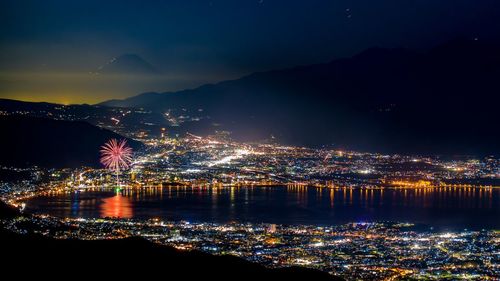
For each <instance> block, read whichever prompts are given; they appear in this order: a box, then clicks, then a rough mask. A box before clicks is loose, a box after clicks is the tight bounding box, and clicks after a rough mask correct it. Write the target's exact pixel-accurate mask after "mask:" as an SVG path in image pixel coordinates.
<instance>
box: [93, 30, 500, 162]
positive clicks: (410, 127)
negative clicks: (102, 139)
mask: <svg viewBox="0 0 500 281" xmlns="http://www.w3.org/2000/svg"><path fill="white" fill-rule="evenodd" d="M499 75H500V48H499V46H498V45H492V44H488V43H482V42H480V41H470V40H463V39H457V40H454V41H451V42H448V43H446V44H443V45H441V46H438V47H435V48H433V49H431V50H429V51H427V52H416V51H412V50H407V49H384V48H371V49H368V50H366V51H364V52H362V53H360V54H358V55H355V56H353V57H351V58H345V59H338V60H334V61H332V62H330V63H325V64H316V65H308V66H299V67H295V68H290V69H284V70H275V71H268V72H259V73H254V74H251V75H248V76H245V77H242V78H240V79H237V80H232V81H224V82H220V83H217V84H210V85H204V86H201V87H199V88H196V89H190V90H184V91H179V92H167V93H145V94H141V95H138V96H135V97H131V98H128V99H124V100H113V101H109V102H104V103H102V104H101V105H106V106H117V107H141V108H146V109H149V110H153V111H158V112H165V111H167V110H169V109H181V108H182V109H187V110H196V109H198V108H200V109H203V110H204V112H205V113H206V114H208V115H210V117H211V121H212V122H213V123H218V124H219V125H218V127H217V128H208V129H210V130H211V129H213V130H215V129H217V130H228V131H231V132H232V133H233V137H234V138H236V139H241V140H257V139H262V138H266V137H268V136H270V135H273V136H275V137H276V138H278V140H279V141H281V142H283V143H288V144H295V145H306V146H322V145H335V146H337V147H345V148H351V149H360V150H370V151H377V152H396V153H419V154H436V153H437V154H478V155H479V154H496V153H498V152H500V144H499V142H498V141H496V139H498V136H499V135H500V133H499V132H498V131H499V130H497V129H495V128H493V127H492V124H494V123H498V121H500V120H499V117H498V115H497V114H496V113H495V112H496V110H495V108H496V106H497V104H498V100H499V99H498V97H497V96H498V92H500V83H498V82H497V80H498V77H500V76H499ZM202 129H203V131H204V132H206V131H207V128H206V127H204V128H202ZM210 130H208V131H210ZM194 133H196V132H194Z"/></svg>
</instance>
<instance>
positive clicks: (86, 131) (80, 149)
mask: <svg viewBox="0 0 500 281" xmlns="http://www.w3.org/2000/svg"><path fill="white" fill-rule="evenodd" d="M0 131H1V132H2V137H1V138H0V154H1V155H2V157H0V165H5V166H14V167H28V166H32V165H37V166H40V167H47V168H74V167H81V166H88V167H100V163H99V157H100V155H99V150H100V147H101V145H103V144H104V143H105V142H106V141H108V140H109V139H112V138H118V139H122V138H123V137H122V136H120V135H118V134H116V133H113V132H111V131H108V130H105V129H101V128H98V127H96V126H93V125H91V124H89V123H86V122H80V121H77V122H72V121H60V120H51V119H44V118H32V117H22V116H2V117H0ZM128 143H129V145H130V146H131V147H133V148H134V149H140V148H141V147H142V143H140V142H137V141H134V140H128Z"/></svg>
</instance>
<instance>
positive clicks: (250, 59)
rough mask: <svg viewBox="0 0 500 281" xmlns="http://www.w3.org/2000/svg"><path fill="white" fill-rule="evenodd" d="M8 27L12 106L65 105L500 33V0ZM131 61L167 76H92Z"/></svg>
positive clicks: (250, 0) (14, 16)
mask: <svg viewBox="0 0 500 281" xmlns="http://www.w3.org/2000/svg"><path fill="white" fill-rule="evenodd" d="M0 16H1V19H0V21H1V24H0V97H5V98H14V99H22V100H34V101H51V102H62V103H82V102H87V103H94V102H99V101H103V100H106V99H110V98H123V97H127V96H131V95H134V94H137V93H141V92H146V91H170V90H177V89H182V88H187V87H195V86H198V85H200V84H203V83H206V82H216V81H220V80H224V79H231V78H237V77H239V76H241V75H244V74H247V73H251V72H254V71H263V70H269V69H276V68H283V67H289V66H294V65H299V64H310V63H319V62H327V61H330V60H332V59H334V58H338V57H342V56H349V55H352V54H354V53H356V52H358V51H360V50H363V49H365V48H368V47H373V46H382V47H409V48H416V49H425V48H428V47H431V46H433V45H436V44H439V43H441V42H443V41H447V40H449V39H452V38H455V37H467V38H478V39H479V40H495V41H497V39H498V37H496V36H498V34H500V20H498V19H499V18H500V1H497V0H439V1H437V0H393V1H389V0H380V1H376V0H365V1H362V0H358V1H355V0H351V1H347V0H330V1H327V0H316V1H314V0H311V1H293V0H283V1H279V0H239V1H231V0H227V1H222V0H221V1H218V0H212V1H188V0H180V1H161V0H157V1H125V0H121V1H94V0H85V1H77V0H75V1H67V0H60V1H55V0H45V1H36V0H31V1H28V0H2V1H0ZM124 53H132V54H137V55H139V56H140V57H142V58H143V59H144V60H146V61H147V62H149V63H150V64H151V65H153V66H154V67H155V68H157V69H159V70H160V71H161V74H159V75H156V76H154V77H150V76H147V75H123V74H119V75H94V74H91V72H95V71H97V69H98V68H99V66H101V65H104V64H106V63H107V62H109V61H110V59H112V58H113V57H117V56H120V55H122V54H124Z"/></svg>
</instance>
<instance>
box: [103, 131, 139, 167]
mask: <svg viewBox="0 0 500 281" xmlns="http://www.w3.org/2000/svg"><path fill="white" fill-rule="evenodd" d="M130 162H132V148H130V147H129V146H127V141H126V140H124V139H123V140H120V141H118V140H117V139H111V140H110V141H108V142H107V143H105V144H104V145H103V146H101V163H102V164H103V165H104V166H105V167H106V168H108V169H110V170H113V171H116V173H118V172H119V171H120V170H123V169H127V168H129V165H130Z"/></svg>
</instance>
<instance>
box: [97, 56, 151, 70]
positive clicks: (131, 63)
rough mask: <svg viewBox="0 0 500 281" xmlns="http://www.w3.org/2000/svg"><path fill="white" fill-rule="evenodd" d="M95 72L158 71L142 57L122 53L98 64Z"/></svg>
mask: <svg viewBox="0 0 500 281" xmlns="http://www.w3.org/2000/svg"><path fill="white" fill-rule="evenodd" d="M96 73H97V74H136V75H154V74H159V73H160V72H159V71H158V70H157V69H156V68H155V67H154V66H152V65H151V64H150V63H148V62H147V61H146V60H144V59H143V58H142V57H140V56H138V55H136V54H124V55H121V56H119V57H115V58H112V59H111V60H110V61H109V62H107V63H106V64H104V65H102V66H100V67H99V68H98V69H97V71H96Z"/></svg>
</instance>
